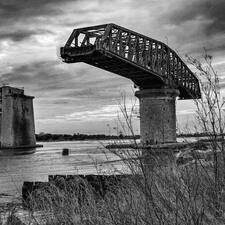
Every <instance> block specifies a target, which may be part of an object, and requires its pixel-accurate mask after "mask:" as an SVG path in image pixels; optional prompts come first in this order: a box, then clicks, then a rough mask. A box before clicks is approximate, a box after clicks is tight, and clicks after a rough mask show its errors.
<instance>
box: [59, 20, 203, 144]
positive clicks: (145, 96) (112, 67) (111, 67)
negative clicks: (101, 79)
mask: <svg viewBox="0 0 225 225" xmlns="http://www.w3.org/2000/svg"><path fill="white" fill-rule="evenodd" d="M60 51H61V57H62V58H63V61H64V62H66V63H76V62H84V63H87V64H90V65H92V66H95V67H99V68H101V69H104V70H107V71H110V72H113V73H116V74H118V75H121V76H123V77H126V78H128V79H131V80H132V81H133V82H134V84H135V85H136V86H138V87H139V89H140V91H138V92H136V96H137V97H138V98H139V99H140V118H141V136H142V138H143V137H144V136H145V137H146V138H143V139H145V142H147V143H152V142H153V143H155V142H172V141H175V140H176V137H175V135H176V115H175V99H176V96H178V95H179V97H180V99H196V98H200V97H201V92H200V87H199V82H198V79H197V77H196V76H195V75H194V74H193V72H192V71H191V70H190V69H189V68H188V67H187V65H186V64H185V63H184V62H183V61H182V60H181V58H180V57H179V56H178V55H177V53H176V52H175V51H173V50H172V49H171V48H169V47H168V46H167V45H166V44H164V43H162V42H160V41H157V40H154V39H151V38H149V37H147V36H144V35H142V34H139V33H137V32H134V31H132V30H129V29H126V28H124V27H120V26H118V25H116V24H104V25H98V26H91V27H84V28H78V29H75V30H73V32H72V34H71V35H70V37H69V39H68V41H67V42H66V44H65V46H64V47H62V48H61V50H60ZM162 98H163V100H162ZM168 99H169V102H168ZM167 102H168V103H167ZM149 107H150V108H149ZM161 111H162V112H161ZM160 115H161V116H160ZM167 117H171V118H172V119H171V120H169V119H166V120H167V122H166V120H165V118H167ZM155 120H157V121H161V122H162V123H161V122H158V124H156V123H155V122H154V121H155ZM146 124H147V127H146ZM161 129H162V130H161ZM151 132H152V134H150V133H151ZM166 133H171V134H172V135H169V136H168V135H167V136H168V137H167V136H166Z"/></svg>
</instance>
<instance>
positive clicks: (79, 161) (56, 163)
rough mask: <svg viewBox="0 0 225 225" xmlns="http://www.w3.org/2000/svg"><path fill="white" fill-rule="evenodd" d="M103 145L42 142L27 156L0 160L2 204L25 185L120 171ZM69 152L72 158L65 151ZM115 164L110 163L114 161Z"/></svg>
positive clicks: (95, 142) (2, 157)
mask: <svg viewBox="0 0 225 225" xmlns="http://www.w3.org/2000/svg"><path fill="white" fill-rule="evenodd" d="M108 143H109V141H107V142H100V141H73V142H43V143H38V144H43V148H37V149H36V152H35V153H33V154H28V155H13V156H0V202H3V201H6V200H7V201H8V199H10V198H13V197H15V196H17V197H18V196H20V195H21V188H22V184H23V181H47V180H48V175H50V174H51V175H54V174H62V175H67V174H96V173H98V172H104V171H109V172H110V171H113V168H114V167H121V163H120V162H118V161H117V160H118V158H116V157H115V156H114V155H112V154H109V153H108V152H107V151H106V149H105V148H104V147H103V145H106V144H108ZM63 148H69V149H70V154H69V156H62V149H63ZM114 160H116V162H112V163H110V162H107V163H106V161H114Z"/></svg>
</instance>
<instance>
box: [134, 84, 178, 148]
mask: <svg viewBox="0 0 225 225" xmlns="http://www.w3.org/2000/svg"><path fill="white" fill-rule="evenodd" d="M178 95H179V90H177V89H166V88H164V89H142V90H139V91H136V92H135V96H136V97H137V98H139V101H140V134H141V143H142V144H144V145H152V144H159V143H171V142H176V97H177V96H178Z"/></svg>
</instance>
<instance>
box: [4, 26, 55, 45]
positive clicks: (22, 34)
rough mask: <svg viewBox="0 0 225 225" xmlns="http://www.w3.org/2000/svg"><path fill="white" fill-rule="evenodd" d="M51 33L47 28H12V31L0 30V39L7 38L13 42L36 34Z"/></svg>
mask: <svg viewBox="0 0 225 225" xmlns="http://www.w3.org/2000/svg"><path fill="white" fill-rule="evenodd" d="M48 33H51V32H50V31H48V30H43V29H38V30H35V29H34V30H24V29H22V30H12V31H6V32H5V31H0V40H2V39H3V40H4V39H9V40H12V41H14V42H19V41H23V40H25V39H28V38H30V37H32V36H33V35H36V34H48Z"/></svg>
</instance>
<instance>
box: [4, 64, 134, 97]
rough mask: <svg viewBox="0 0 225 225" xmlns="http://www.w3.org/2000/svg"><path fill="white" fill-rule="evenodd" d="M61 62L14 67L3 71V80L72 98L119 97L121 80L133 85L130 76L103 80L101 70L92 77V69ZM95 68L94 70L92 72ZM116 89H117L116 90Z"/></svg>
mask: <svg viewBox="0 0 225 225" xmlns="http://www.w3.org/2000/svg"><path fill="white" fill-rule="evenodd" d="M59 65H60V64H59V62H58V61H41V62H33V63H30V64H27V65H21V66H18V67H15V68H13V70H12V71H10V72H8V73H5V74H2V75H1V77H0V81H1V82H2V83H9V84H14V85H18V86H25V87H26V88H29V89H32V92H33V94H37V95H39V94H41V95H43V94H44V93H46V94H47V96H48V97H49V96H51V95H52V96H54V95H55V92H57V96H58V97H59V96H60V97H62V98H66V99H72V98H90V99H96V98H100V99H111V98H114V97H116V96H118V87H119V85H121V84H122V83H124V85H127V86H130V84H131V83H130V82H129V80H128V79H123V78H118V76H116V75H115V76H108V75H106V77H105V78H104V79H102V77H101V74H102V73H105V72H99V70H98V71H97V72H98V73H99V74H98V76H97V77H93V76H92V77H91V76H90V70H89V69H90V68H87V69H84V68H77V69H76V72H74V71H73V70H71V71H68V70H65V69H62V68H60V66H59ZM92 71H93V68H92V69H91V72H92ZM116 90H117V91H116Z"/></svg>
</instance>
